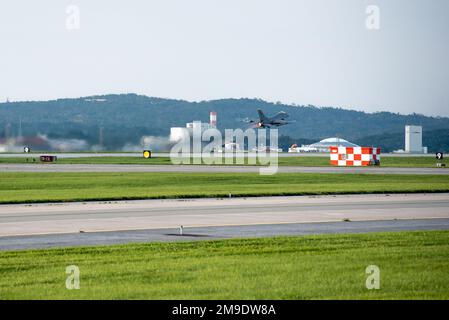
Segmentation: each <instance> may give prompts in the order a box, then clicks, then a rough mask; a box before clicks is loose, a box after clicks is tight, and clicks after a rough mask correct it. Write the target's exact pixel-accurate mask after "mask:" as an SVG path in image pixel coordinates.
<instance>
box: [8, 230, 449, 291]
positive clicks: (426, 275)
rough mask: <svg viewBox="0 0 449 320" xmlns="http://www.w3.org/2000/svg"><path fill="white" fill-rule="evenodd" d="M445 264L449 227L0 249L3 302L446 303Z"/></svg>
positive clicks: (448, 264)
mask: <svg viewBox="0 0 449 320" xmlns="http://www.w3.org/2000/svg"><path fill="white" fill-rule="evenodd" d="M448 258H449V232H448V231H430V232H401V233H372V234H358V235H321V236H307V237H278V238H265V239H246V240H222V241H205V242H188V243H182V242H181V243H150V244H131V245H120V246H108V247H85V248H65V249H49V250H48V249H47V250H29V251H6V252H5V251H3V252H0V299H449V259H448ZM69 265H76V266H78V267H79V270H80V289H79V290H67V289H66V288H65V283H66V277H67V274H66V273H65V270H66V267H67V266H69ZM369 265H376V266H378V267H379V268H380V289H379V290H368V289H367V288H366V287H365V282H366V278H367V274H366V273H365V269H366V267H367V266H369Z"/></svg>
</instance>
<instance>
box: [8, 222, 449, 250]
mask: <svg viewBox="0 0 449 320" xmlns="http://www.w3.org/2000/svg"><path fill="white" fill-rule="evenodd" d="M411 230H415V231H416V230H421V231H423V230H449V219H423V220H393V221H392V220H384V221H354V222H319V223H289V224H274V225H273V224H264V225H248V226H224V227H199V228H195V227H194V228H185V229H184V234H183V236H180V235H179V231H178V229H150V230H129V231H109V232H92V233H69V234H52V235H34V236H10V237H0V250H22V249H43V248H61V247H75V246H95V245H113V244H126V243H145V242H146V243H148V242H155V241H157V242H174V241H200V240H214V239H231V238H252V237H270V236H301V235H316V234H337V233H368V232H392V231H411Z"/></svg>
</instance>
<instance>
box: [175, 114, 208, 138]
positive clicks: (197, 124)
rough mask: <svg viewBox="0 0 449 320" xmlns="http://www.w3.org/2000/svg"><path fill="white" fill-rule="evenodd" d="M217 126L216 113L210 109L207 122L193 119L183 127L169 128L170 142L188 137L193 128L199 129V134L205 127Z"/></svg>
mask: <svg viewBox="0 0 449 320" xmlns="http://www.w3.org/2000/svg"><path fill="white" fill-rule="evenodd" d="M216 127H217V113H216V112H214V111H212V112H210V113H209V123H207V122H201V121H193V122H189V123H186V126H185V127H172V128H170V142H177V141H180V140H183V139H186V138H187V139H189V138H190V137H191V136H192V134H193V130H194V129H200V130H201V134H202V133H203V132H204V131H206V130H207V129H214V128H216Z"/></svg>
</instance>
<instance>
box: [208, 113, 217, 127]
mask: <svg viewBox="0 0 449 320" xmlns="http://www.w3.org/2000/svg"><path fill="white" fill-rule="evenodd" d="M209 119H210V122H209V124H210V126H211V127H212V128H216V127H217V113H216V112H215V111H211V112H210V114H209Z"/></svg>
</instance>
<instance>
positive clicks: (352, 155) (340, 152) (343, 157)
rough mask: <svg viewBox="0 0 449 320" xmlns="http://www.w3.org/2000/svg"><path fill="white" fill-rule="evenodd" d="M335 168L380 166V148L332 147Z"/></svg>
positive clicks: (331, 153) (332, 159)
mask: <svg viewBox="0 0 449 320" xmlns="http://www.w3.org/2000/svg"><path fill="white" fill-rule="evenodd" d="M329 149H330V156H331V164H332V165H334V166H357V167H360V166H372V165H379V164H380V148H370V147H330V148H329Z"/></svg>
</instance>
